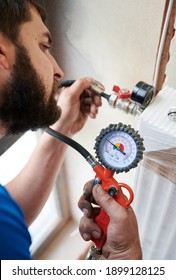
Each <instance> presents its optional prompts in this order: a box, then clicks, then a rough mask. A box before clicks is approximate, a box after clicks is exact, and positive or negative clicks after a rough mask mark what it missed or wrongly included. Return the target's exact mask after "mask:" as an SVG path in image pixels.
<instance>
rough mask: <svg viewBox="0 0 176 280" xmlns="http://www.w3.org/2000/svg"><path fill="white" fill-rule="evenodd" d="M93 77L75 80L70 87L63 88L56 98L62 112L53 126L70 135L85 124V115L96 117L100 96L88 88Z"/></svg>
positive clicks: (100, 103)
mask: <svg viewBox="0 0 176 280" xmlns="http://www.w3.org/2000/svg"><path fill="white" fill-rule="evenodd" d="M92 82H93V79H91V78H83V79H80V80H77V81H75V82H74V83H73V85H71V86H70V87H67V88H63V89H62V90H61V93H60V95H59V98H58V105H59V106H60V107H61V110H62V114H61V117H60V119H59V120H58V122H57V123H56V124H54V126H53V128H54V129H56V130H59V131H60V132H61V133H63V134H64V133H65V134H66V135H67V136H72V135H73V134H75V133H76V132H78V131H79V130H80V129H81V128H82V127H83V126H84V124H85V122H86V120H87V117H88V116H89V117H91V118H93V119H94V118H96V115H97V113H98V107H100V106H101V105H102V102H101V97H100V96H99V95H98V94H95V93H94V92H93V91H92V90H90V86H91V85H92Z"/></svg>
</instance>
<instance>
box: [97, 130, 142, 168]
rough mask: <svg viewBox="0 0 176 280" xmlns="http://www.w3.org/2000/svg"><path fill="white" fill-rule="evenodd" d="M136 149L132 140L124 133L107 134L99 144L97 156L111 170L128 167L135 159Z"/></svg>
mask: <svg viewBox="0 0 176 280" xmlns="http://www.w3.org/2000/svg"><path fill="white" fill-rule="evenodd" d="M136 153H137V147H136V143H135V141H134V139H133V138H132V137H131V135H129V134H128V133H126V132H124V131H112V132H109V133H107V134H106V135H105V136H104V137H103V139H102V141H101V142H100V144H99V155H100V157H101V158H102V159H103V161H105V163H106V165H108V166H110V167H112V168H123V167H127V166H129V165H130V164H131V163H132V162H133V161H134V159H135V157H136Z"/></svg>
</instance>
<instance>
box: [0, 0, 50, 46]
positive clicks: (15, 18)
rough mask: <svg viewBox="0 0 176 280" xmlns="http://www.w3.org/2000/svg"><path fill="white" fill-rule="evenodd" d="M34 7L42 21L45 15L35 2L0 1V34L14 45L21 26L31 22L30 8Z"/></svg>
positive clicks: (28, 0) (33, 0) (35, 0)
mask: <svg viewBox="0 0 176 280" xmlns="http://www.w3.org/2000/svg"><path fill="white" fill-rule="evenodd" d="M31 5H32V6H34V7H35V8H36V9H37V11H38V12H39V14H40V16H41V18H42V20H43V21H45V18H46V15H45V11H44V9H43V8H42V7H41V6H40V5H39V3H38V2H37V0H0V13H1V15H0V33H2V34H3V35H4V36H5V37H6V38H8V39H9V40H10V41H11V42H13V43H14V44H15V43H16V42H17V40H18V34H19V29H20V26H21V24H23V23H25V22H28V21H30V20H31V13H30V6H31Z"/></svg>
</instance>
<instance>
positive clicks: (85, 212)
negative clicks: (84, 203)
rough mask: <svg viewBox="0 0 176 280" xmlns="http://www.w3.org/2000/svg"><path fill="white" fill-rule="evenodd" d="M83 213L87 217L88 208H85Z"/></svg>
mask: <svg viewBox="0 0 176 280" xmlns="http://www.w3.org/2000/svg"><path fill="white" fill-rule="evenodd" d="M82 211H83V213H84V215H85V216H86V215H87V213H88V210H87V209H86V208H84V209H83V210H82Z"/></svg>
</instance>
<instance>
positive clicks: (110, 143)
mask: <svg viewBox="0 0 176 280" xmlns="http://www.w3.org/2000/svg"><path fill="white" fill-rule="evenodd" d="M106 140H107V141H108V142H109V143H110V144H111V145H112V146H113V147H114V148H115V149H116V150H118V151H119V152H121V153H122V154H123V155H126V154H125V153H124V152H123V151H122V150H121V149H120V148H118V147H117V146H116V145H114V144H113V143H112V142H111V141H109V140H108V139H106Z"/></svg>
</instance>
